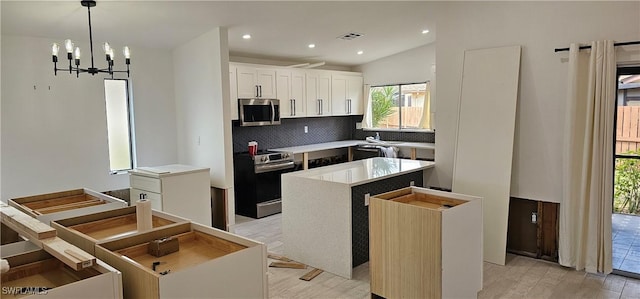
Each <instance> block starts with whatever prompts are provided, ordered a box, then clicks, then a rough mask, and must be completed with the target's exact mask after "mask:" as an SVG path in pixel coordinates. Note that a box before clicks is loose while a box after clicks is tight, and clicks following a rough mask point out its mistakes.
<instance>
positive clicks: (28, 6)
mask: <svg viewBox="0 0 640 299" xmlns="http://www.w3.org/2000/svg"><path fill="white" fill-rule="evenodd" d="M0 5H1V12H2V15H1V21H2V34H7V35H26V36H34V37H48V38H56V39H60V41H61V42H62V41H63V40H64V39H66V38H71V39H72V40H83V41H88V39H89V38H88V25H87V9H86V8H85V7H82V6H81V5H80V1H51V0H50V1H6V0H2V1H1V2H0ZM429 5H430V4H429V3H427V2H417V1H409V2H398V1H374V2H365V1H280V2H275V1H274V2H272V1H251V2H250V1H233V2H223V1H113V0H98V1H97V6H96V7H94V8H92V9H91V22H92V27H93V38H94V44H101V43H102V42H104V41H109V43H111V44H116V45H118V44H119V45H125V44H126V45H129V46H130V47H131V48H132V56H134V57H135V48H136V46H137V47H144V48H163V49H173V48H176V47H178V46H179V45H181V44H183V43H185V42H187V41H189V40H192V39H193V38H195V37H197V36H199V35H201V34H203V33H205V32H207V31H209V30H211V29H213V28H215V27H219V26H224V27H227V28H228V30H229V31H228V32H229V51H230V55H232V56H244V57H255V58H263V59H264V58H266V59H275V60H286V61H301V62H320V61H325V62H326V63H327V64H331V65H344V66H354V65H359V64H363V63H367V62H370V61H373V60H377V59H380V58H382V57H386V56H389V55H392V54H395V53H398V52H402V51H405V50H409V49H412V48H416V47H419V46H422V45H425V44H428V43H432V42H434V41H435V33H436V32H435V21H434V19H435V18H434V16H433V11H432V10H431V9H429V7H428V6H429ZM423 29H428V30H429V31H430V32H429V33H427V34H422V30H423ZM349 32H355V33H359V34H362V36H361V37H359V38H356V39H354V40H350V41H346V40H342V39H338V38H337V37H339V36H341V35H343V34H346V33H349ZM243 34H251V36H252V38H251V39H249V40H244V39H242V35H243ZM310 43H314V44H315V45H316V47H315V48H313V49H310V48H308V46H307V45H308V44H310ZM359 50H362V51H363V52H364V53H363V54H362V55H358V54H356V52H357V51H359Z"/></svg>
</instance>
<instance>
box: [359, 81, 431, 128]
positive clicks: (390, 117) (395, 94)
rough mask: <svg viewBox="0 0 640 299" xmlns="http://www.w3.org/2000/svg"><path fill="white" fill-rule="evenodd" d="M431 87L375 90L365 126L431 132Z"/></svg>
mask: <svg viewBox="0 0 640 299" xmlns="http://www.w3.org/2000/svg"><path fill="white" fill-rule="evenodd" d="M430 106H431V94H430V83H429V82H424V83H412V84H395V85H382V86H373V87H371V88H370V89H369V99H368V103H367V111H366V112H365V117H364V121H363V126H364V127H365V128H368V129H392V130H393V129H397V130H403V129H404V130H423V129H431V109H430Z"/></svg>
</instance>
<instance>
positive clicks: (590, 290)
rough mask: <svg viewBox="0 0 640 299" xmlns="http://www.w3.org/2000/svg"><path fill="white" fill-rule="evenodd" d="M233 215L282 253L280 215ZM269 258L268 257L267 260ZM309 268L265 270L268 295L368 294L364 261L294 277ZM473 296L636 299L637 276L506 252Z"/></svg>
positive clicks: (240, 227) (244, 230)
mask: <svg viewBox="0 0 640 299" xmlns="http://www.w3.org/2000/svg"><path fill="white" fill-rule="evenodd" d="M281 215H282V214H277V215H273V216H269V217H265V218H262V219H258V220H255V219H251V218H247V217H242V216H236V227H235V233H236V234H238V235H241V236H245V237H247V238H250V239H253V240H256V241H260V242H263V243H265V244H267V250H268V252H269V253H274V254H278V255H282V254H283V249H284V245H283V243H282V229H281V219H282V217H281ZM272 261H273V260H271V259H269V261H268V263H271V262H272ZM308 271H309V269H304V270H302V269H283V268H271V267H270V268H269V272H268V279H269V297H270V298H370V293H369V263H365V264H363V265H361V266H359V267H357V268H356V269H354V279H352V280H348V279H345V278H342V277H339V276H336V275H333V274H331V273H327V272H323V273H322V274H320V275H318V276H317V277H316V278H314V279H313V280H311V281H303V280H300V279H299V277H300V276H302V275H304V274H305V273H307V272H308ZM478 298H621V299H622V298H640V280H637V279H632V278H625V277H622V276H617V275H607V276H604V275H594V274H587V273H585V272H582V271H575V270H571V269H569V268H565V267H562V266H560V265H558V264H556V263H550V262H546V261H542V260H536V259H531V258H527V257H522V256H517V255H511V254H509V255H508V256H507V263H506V265H505V266H499V265H495V264H491V263H485V264H484V289H483V290H482V291H481V292H480V293H479V294H478Z"/></svg>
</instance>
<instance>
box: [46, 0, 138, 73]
mask: <svg viewBox="0 0 640 299" xmlns="http://www.w3.org/2000/svg"><path fill="white" fill-rule="evenodd" d="M80 4H81V5H82V6H84V7H86V8H87V14H88V15H89V47H90V50H91V67H88V68H81V67H80V48H79V47H74V45H73V42H72V41H71V40H70V39H67V40H65V41H64V47H65V49H66V50H67V59H69V68H68V69H66V68H58V52H59V51H60V46H59V45H58V44H56V43H54V44H53V45H52V46H51V54H52V55H53V74H54V75H56V76H57V75H58V71H67V70H68V71H69V74H73V72H75V73H76V77H80V73H89V74H91V75H93V76H95V75H96V74H97V73H107V74H109V75H111V78H112V79H113V74H114V73H127V77H129V64H130V63H131V52H130V51H129V47H124V48H123V49H122V54H123V55H124V61H125V64H126V65H127V70H126V71H116V70H114V69H113V61H114V60H115V59H114V58H115V56H114V53H113V48H111V46H110V45H109V43H104V44H103V46H102V48H103V49H104V53H105V56H106V60H107V67H106V68H102V69H99V68H96V67H95V65H94V64H93V34H92V33H91V7H94V6H96V1H93V0H82V1H80ZM72 60H73V63H74V65H75V66H73V65H72Z"/></svg>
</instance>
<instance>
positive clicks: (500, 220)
mask: <svg viewBox="0 0 640 299" xmlns="http://www.w3.org/2000/svg"><path fill="white" fill-rule="evenodd" d="M519 72H520V46H512V47H501V48H490V49H480V50H468V51H465V56H464V69H463V75H462V92H461V95H460V107H459V110H460V111H459V118H458V135H457V141H456V150H455V158H454V169H453V183H452V189H453V192H456V193H462V194H469V195H475V196H480V197H483V198H484V201H483V205H484V208H483V211H484V259H485V261H488V262H492V263H496V264H500V265H504V263H505V256H506V244H507V216H508V212H509V195H510V186H511V162H512V157H513V138H514V131H515V116H516V113H515V112H516V101H517V98H518V81H519Z"/></svg>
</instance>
